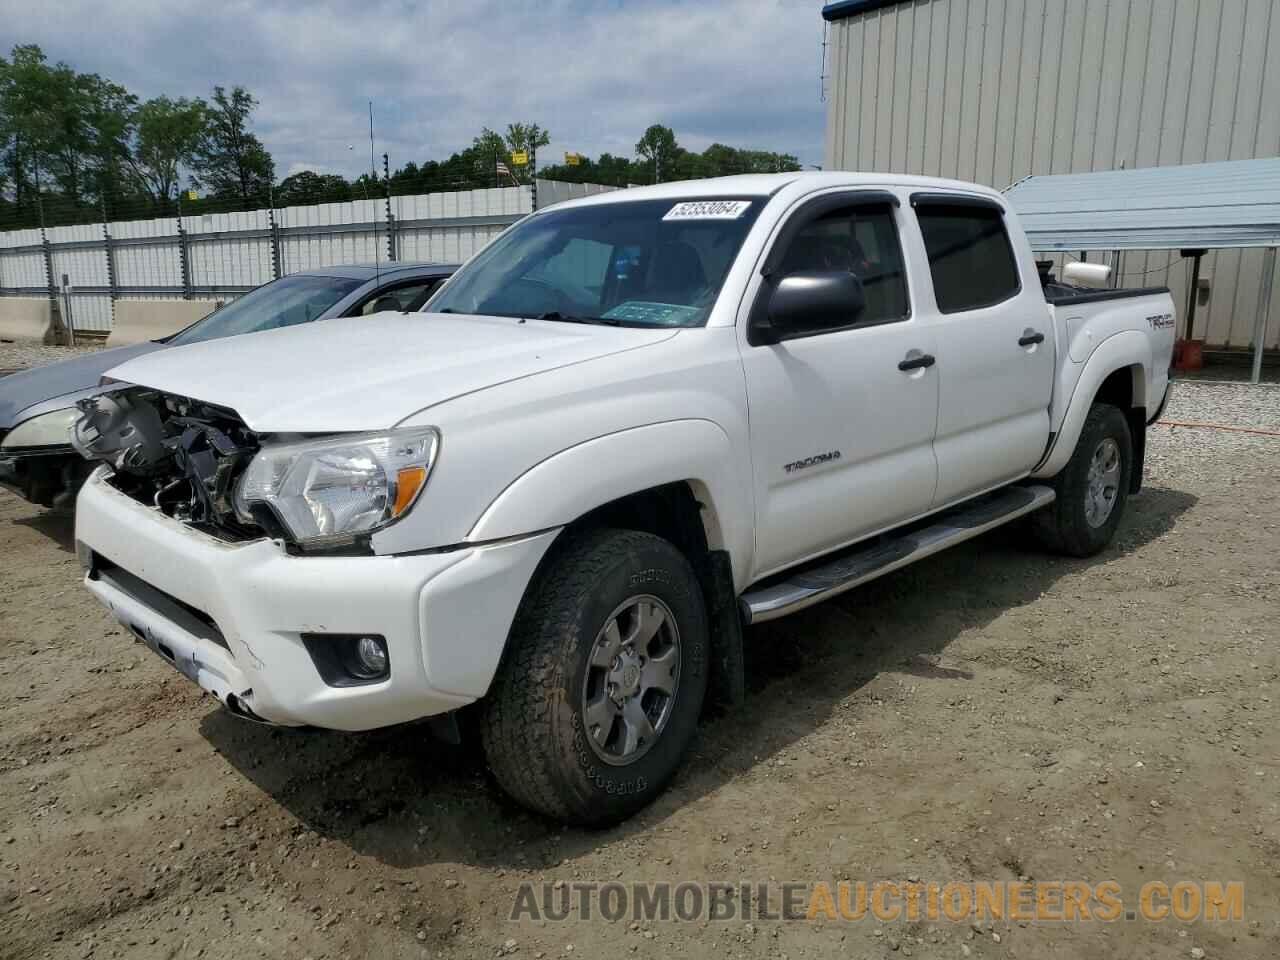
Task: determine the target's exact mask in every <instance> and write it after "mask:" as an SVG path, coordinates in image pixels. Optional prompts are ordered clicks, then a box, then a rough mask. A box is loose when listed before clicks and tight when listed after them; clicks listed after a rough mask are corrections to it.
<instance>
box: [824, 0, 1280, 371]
mask: <svg viewBox="0 0 1280 960" xmlns="http://www.w3.org/2000/svg"><path fill="white" fill-rule="evenodd" d="M829 40H830V48H829V54H828V58H829V78H828V107H827V152H826V166H827V168H828V169H833V170H868V171H888V172H893V173H911V174H923V175H925V176H937V177H955V178H958V179H961V180H974V181H977V182H979V183H985V184H988V185H990V186H994V187H997V188H1000V189H1003V188H1004V187H1007V186H1008V185H1009V184H1011V183H1012V182H1014V181H1015V180H1018V179H1020V178H1021V177H1024V176H1027V175H1029V174H1049V173H1078V172H1083V171H1088V170H1112V169H1117V168H1119V167H1122V166H1123V167H1130V168H1131V167H1149V166H1160V165H1165V164H1177V163H1200V162H1203V161H1207V160H1243V159H1249V158H1252V157H1269V156H1276V155H1277V154H1280V0H909V2H906V3H901V4H896V5H892V6H886V7H882V8H880V9H878V10H874V11H871V12H868V13H862V14H857V15H855V16H852V17H849V18H847V19H842V20H836V21H834V22H832V23H831V25H830V37H829ZM1176 256H1177V255H1176V253H1175V254H1173V257H1174V262H1173V263H1172V264H1170V254H1169V253H1167V252H1164V251H1160V252H1152V253H1128V254H1124V255H1122V256H1121V257H1120V262H1119V267H1120V274H1121V276H1120V283H1121V284H1122V285H1128V286H1138V285H1150V284H1161V283H1167V284H1168V285H1169V287H1170V288H1171V289H1172V290H1173V291H1174V293H1175V296H1176V297H1178V298H1179V300H1178V303H1179V312H1181V311H1182V310H1183V309H1185V304H1186V287H1187V283H1188V282H1189V264H1188V263H1186V262H1183V261H1180V260H1177V259H1176ZM1092 257H1093V258H1094V259H1097V258H1098V255H1097V254H1093V255H1092ZM1262 257H1263V251H1261V250H1242V251H1234V250H1229V251H1220V252H1215V253H1211V254H1210V255H1208V256H1206V257H1205V258H1204V261H1203V265H1202V267H1201V271H1202V273H1204V272H1205V271H1208V272H1209V273H1210V275H1211V282H1212V292H1211V294H1210V296H1209V300H1208V303H1207V304H1202V305H1201V307H1199V308H1198V311H1197V318H1196V335H1197V336H1198V337H1203V338H1205V339H1206V340H1207V341H1208V342H1209V343H1210V344H1213V345H1221V346H1232V347H1245V346H1249V345H1250V343H1251V340H1252V333H1253V323H1254V318H1255V313H1256V310H1257V297H1258V291H1259V286H1260V280H1261V269H1262ZM1276 288H1277V289H1280V279H1277V280H1276ZM1267 346H1269V347H1276V346H1280V302H1277V303H1276V305H1275V306H1274V308H1273V315H1272V321H1271V325H1270V329H1269V331H1268V336H1267Z"/></svg>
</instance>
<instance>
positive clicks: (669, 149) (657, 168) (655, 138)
mask: <svg viewBox="0 0 1280 960" xmlns="http://www.w3.org/2000/svg"><path fill="white" fill-rule="evenodd" d="M679 149H680V147H679V145H678V144H677V143H676V135H675V131H673V130H672V129H671V128H670V127H664V126H662V125H661V124H659V123H655V124H653V126H651V127H649V129H648V130H646V131H645V132H644V136H642V137H641V138H640V140H639V141H638V142H637V143H636V154H637V155H638V156H640V158H641V159H643V160H644V161H645V162H646V163H648V164H649V165H650V167H651V170H652V182H653V183H661V182H662V181H663V180H674V179H676V178H675V176H674V174H675V160H676V155H677V152H678V151H679Z"/></svg>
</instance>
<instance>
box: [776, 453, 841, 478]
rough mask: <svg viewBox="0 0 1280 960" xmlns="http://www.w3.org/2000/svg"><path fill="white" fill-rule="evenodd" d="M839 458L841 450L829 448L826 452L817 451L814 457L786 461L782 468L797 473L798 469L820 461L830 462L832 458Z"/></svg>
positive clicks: (812, 465)
mask: <svg viewBox="0 0 1280 960" xmlns="http://www.w3.org/2000/svg"><path fill="white" fill-rule="evenodd" d="M839 459H840V451H839V450H828V451H827V452H826V453H815V454H814V455H813V456H812V457H805V458H804V459H803V460H793V461H792V462H791V463H785V464H783V465H782V469H783V470H785V471H787V473H795V472H796V471H797V470H804V469H805V468H807V467H816V466H817V465H818V464H820V463H830V462H831V461H832V460H839Z"/></svg>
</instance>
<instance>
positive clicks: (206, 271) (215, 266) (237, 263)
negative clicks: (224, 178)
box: [0, 180, 614, 330]
mask: <svg viewBox="0 0 1280 960" xmlns="http://www.w3.org/2000/svg"><path fill="white" fill-rule="evenodd" d="M612 189H614V188H612V187H605V186H601V185H599V184H577V183H574V184H570V183H559V182H556V181H550V180H539V181H538V206H539V207H546V206H550V205H551V204H553V203H559V202H562V201H564V200H568V199H572V198H575V197H582V196H589V195H591V194H595V193H601V192H603V191H606V190H612ZM532 208H533V191H532V189H531V188H530V187H528V186H522V187H494V188H488V189H482V190H462V191H457V192H450V193H431V194H422V195H418V196H397V197H392V198H391V213H392V217H393V223H394V237H395V247H396V259H397V260H399V261H405V262H408V261H427V262H437V263H459V262H461V261H464V260H466V259H468V258H469V257H471V256H472V255H473V254H475V253H476V252H477V251H478V250H480V249H482V248H483V247H484V246H485V245H486V244H488V243H489V242H490V241H492V240H493V239H494V238H495V237H496V236H498V235H499V234H500V233H502V231H503V230H505V229H506V228H507V227H508V226H510V225H511V224H512V223H514V222H515V221H516V220H518V219H520V218H521V217H522V216H524V215H525V214H527V213H529V212H530V211H531V210H532ZM272 221H273V217H272V212H271V211H268V210H251V211H247V212H243V213H210V214H202V213H196V214H193V215H190V216H184V217H183V218H182V231H183V233H182V234H180V233H179V229H178V219H177V218H176V217H167V218H160V219H153V220H131V221H118V222H112V223H108V224H107V225H106V229H107V232H108V233H109V234H110V237H111V258H112V263H113V265H114V272H113V271H112V270H111V269H109V267H108V258H107V243H106V238H105V236H104V234H103V225H102V224H84V225H79V226H71V227H54V228H50V229H49V230H48V231H46V235H47V238H48V241H49V244H50V256H51V260H52V266H53V279H54V282H55V284H58V283H60V281H61V279H62V274H64V273H65V274H66V275H67V279H68V282H69V283H70V285H71V287H72V288H73V291H74V298H73V301H72V313H73V321H74V323H75V325H76V327H77V328H78V329H82V330H109V329H110V328H111V317H112V309H111V308H112V300H111V296H110V294H111V292H112V291H114V292H115V294H116V295H117V296H118V297H121V298H129V299H134V300H136V299H148V300H178V299H215V300H229V299H233V298H234V297H236V296H238V295H239V294H240V293H242V292H244V291H245V290H248V289H250V288H252V287H256V286H258V285H260V284H263V283H266V282H268V281H269V280H271V279H272V278H273V277H274V276H276V274H277V271H278V273H279V275H281V276H283V275H285V274H290V273H297V272H298V271H300V270H309V269H316V268H320V267H327V266H335V265H339V264H352V263H374V262H380V263H386V262H388V260H389V247H388V222H387V201H386V199H385V198H384V197H373V198H370V199H368V200H354V201H350V202H346V203H322V204H317V205H314V206H301V207H286V208H284V209H280V210H276V211H274V224H275V228H274V229H273V226H272ZM273 241H274V243H275V244H278V251H273ZM41 242H42V240H41V234H40V231H39V230H14V231H10V232H8V233H4V234H0V296H27V297H31V296H43V295H46V291H47V290H48V278H47V275H46V271H45V259H44V250H43V249H42V248H41ZM184 247H185V250H186V270H185V276H184V270H183V257H182V251H183V249H184ZM15 248H17V249H15ZM277 255H278V257H279V260H278V262H276V259H275V257H276V256H277Z"/></svg>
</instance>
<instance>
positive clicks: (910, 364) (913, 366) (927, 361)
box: [898, 353, 938, 372]
mask: <svg viewBox="0 0 1280 960" xmlns="http://www.w3.org/2000/svg"><path fill="white" fill-rule="evenodd" d="M937 362H938V361H937V360H935V359H934V357H933V355H932V354H929V353H922V354H920V356H918V357H908V358H907V359H906V360H899V361H898V369H899V370H902V371H904V372H905V371H907V370H919V369H921V368H923V367H932V366H933V365H934V364H935V363H937Z"/></svg>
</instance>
